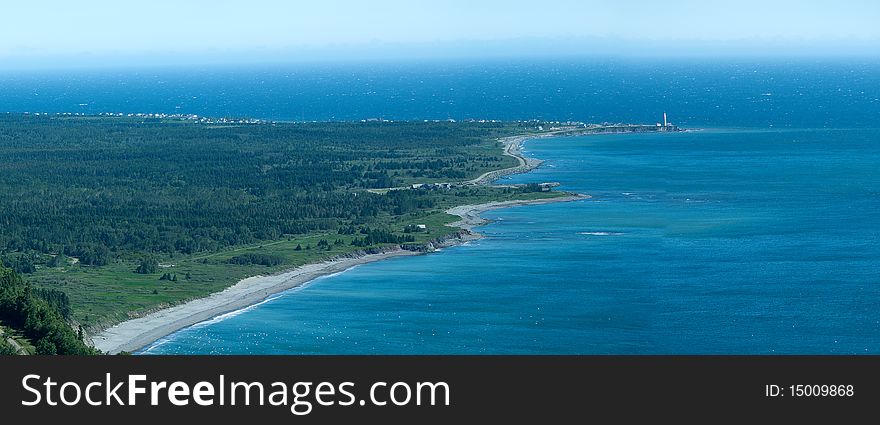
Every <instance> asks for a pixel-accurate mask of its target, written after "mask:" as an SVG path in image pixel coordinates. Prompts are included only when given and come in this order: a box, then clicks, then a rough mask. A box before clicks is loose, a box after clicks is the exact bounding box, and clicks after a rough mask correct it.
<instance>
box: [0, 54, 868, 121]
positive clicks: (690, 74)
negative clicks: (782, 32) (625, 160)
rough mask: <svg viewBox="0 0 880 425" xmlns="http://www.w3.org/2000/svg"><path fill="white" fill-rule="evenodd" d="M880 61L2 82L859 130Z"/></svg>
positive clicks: (428, 112) (215, 102) (86, 102)
mask: <svg viewBox="0 0 880 425" xmlns="http://www.w3.org/2000/svg"><path fill="white" fill-rule="evenodd" d="M878 88H880V61H878V60H867V59H866V60H836V61H830V60H820V59H799V60H794V59H793V60H787V61H786V60H766V59H765V60H745V59H743V60H716V61H708V62H707V61H699V60H668V61H659V60H626V59H601V60H599V59H593V60H587V59H557V60H545V61H540V62H534V61H532V62H528V61H515V60H507V61H502V60H495V61H490V62H473V61H471V62H442V63H441V62H423V63H406V64H404V63H361V64H354V63H353V64H333V65H329V64H328V65H288V66H274V67H273V66H261V67H238V68H222V67H214V68H178V69H139V70H138V69H118V70H102V71H82V70H81V71H64V72H46V71H43V72H32V73H22V72H4V71H2V67H0V112H49V113H55V112H82V113H101V112H122V113H140V112H143V113H153V112H156V113H160V112H161V113H189V114H199V115H207V116H215V117H216V116H236V117H253V118H265V119H278V120H319V121H324V120H360V119H367V118H379V117H381V118H386V119H397V120H413V119H415V120H421V119H446V118H455V119H467V118H478V119H501V120H518V119H532V118H540V119H550V120H580V121H586V122H603V121H609V122H643V123H654V122H656V121H657V120H658V119H659V118H658V117H659V116H660V114H661V113H662V112H663V111H668V112H669V113H670V119H672V120H673V121H674V122H676V123H679V124H685V125H691V126H714V127H719V126H724V127H729V126H749V127H755V126H757V127H768V126H771V125H772V126H776V127H779V126H783V127H792V126H793V127H851V126H875V123H877V122H878V119H880V89H878Z"/></svg>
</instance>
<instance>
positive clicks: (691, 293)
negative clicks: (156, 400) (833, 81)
mask: <svg viewBox="0 0 880 425" xmlns="http://www.w3.org/2000/svg"><path fill="white" fill-rule="evenodd" d="M878 141H880V131H878V130H876V129H845V130H838V129H818V130H817V129H796V130H793V129H786V130H754V129H752V130H742V129H737V130H723V129H722V130H707V131H701V132H694V133H683V134H650V135H647V134H646V135H609V136H587V137H578V138H559V139H546V140H535V141H531V142H528V143H527V145H526V147H527V152H528V154H530V155H534V156H537V157H540V158H545V159H547V162H546V163H545V164H544V166H543V167H541V168H540V169H538V170H536V171H535V172H533V173H530V174H527V175H520V176H515V177H513V178H511V179H509V180H510V181H514V182H542V181H559V182H562V183H563V187H562V189H565V190H574V191H578V192H583V193H589V194H591V195H593V198H592V199H590V200H586V201H580V202H573V203H565V204H553V205H543V206H527V207H516V208H509V209H505V210H498V211H493V212H489V213H487V214H485V216H486V217H488V218H491V219H493V220H494V222H493V223H492V224H490V225H488V226H485V227H483V228H481V232H482V233H484V234H485V235H486V236H487V238H485V239H482V240H480V241H477V242H473V243H470V244H468V245H466V246H461V247H455V248H450V249H446V250H443V251H442V252H439V253H435V254H431V255H426V256H421V257H416V258H402V259H394V260H389V261H385V262H379V263H373V264H369V265H364V266H360V267H358V268H356V269H354V270H351V271H348V272H346V273H342V274H339V275H337V276H333V277H329V278H324V279H320V280H318V281H316V282H313V283H312V284H311V285H309V286H307V287H305V288H304V289H299V290H294V291H291V292H288V293H285V294H283V295H281V296H279V297H278V298H277V299H274V300H272V301H270V302H267V303H265V304H262V305H260V306H258V307H256V308H253V309H251V310H249V311H246V312H243V313H241V314H237V315H231V317H227V318H224V319H223V320H216V321H214V323H211V324H208V325H202V326H197V327H195V328H190V329H187V330H184V331H182V332H179V333H177V334H175V335H173V336H172V337H170V338H166V339H164V340H162V341H160V342H159V343H158V344H157V345H156V346H154V347H152V348H150V349H148V352H149V353H151V354H152V353H279V354H280V353H310V354H311V353H315V354H317V353H611V354H622V353H640V354H641V353H652V354H653V353H872V354H876V353H877V352H878V350H880V244H878V243H877V241H878V240H880V173H878V172H877V169H876V167H877V164H880V144H878Z"/></svg>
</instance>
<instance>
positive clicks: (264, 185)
mask: <svg viewBox="0 0 880 425" xmlns="http://www.w3.org/2000/svg"><path fill="white" fill-rule="evenodd" d="M532 127H533V126H532V125H530V124H518V123H452V122H366V123H364V122H346V123H260V124H242V125H224V124H202V123H197V122H192V121H187V120H182V119H167V120H161V121H158V122H157V121H156V120H150V122H146V121H145V120H143V119H138V118H127V117H63V116H34V115H16V114H6V115H5V116H0V262H2V265H3V266H5V267H7V268H8V269H10V270H12V271H10V272H4V273H5V274H4V275H3V276H4V279H6V280H8V281H9V282H14V284H12V283H11V284H9V288H5V287H4V291H6V292H4V297H7V298H8V299H10V300H12V299H15V300H19V301H15V302H12V301H9V303H11V304H9V303H7V304H8V305H13V304H16V303H19V302H20V300H29V301H27V303H30V304H32V305H34V306H38V307H34V308H35V309H36V310H39V311H44V310H45V311H53V312H55V313H52V314H57V317H56V316H53V315H51V314H48V313H39V314H43V316H41V317H45V318H46V320H49V321H50V322H52V323H54V320H55V319H57V318H60V320H62V321H63V322H67V323H69V324H72V325H73V326H74V327H79V326H82V327H83V328H84V329H85V330H86V332H89V331H95V330H99V329H101V328H103V327H106V326H109V325H111V324H113V323H116V322H119V321H122V320H126V319H128V318H131V317H136V316H138V315H140V314H145V313H148V312H150V311H153V310H155V309H159V308H163V307H167V306H170V305H173V304H175V303H179V302H182V301H185V300H188V299H192V298H196V297H201V296H205V295H207V294H210V293H212V292H215V291H219V290H222V289H223V288H225V287H227V286H229V285H231V284H233V283H235V282H236V281H238V280H239V279H242V278H244V277H247V276H251V275H255V274H265V273H267V272H275V271H281V270H284V269H287V268H290V267H294V266H298V265H301V264H305V263H309V262H314V261H318V260H321V259H326V258H330V257H333V256H337V255H342V254H348V253H352V252H355V251H361V250H365V249H370V248H371V247H379V246H383V245H395V244H423V243H426V242H428V241H430V240H432V239H435V238H439V237H443V236H445V235H448V234H451V233H454V232H456V229H453V228H450V227H447V226H445V224H447V223H449V222H451V221H454V220H455V217H452V216H449V215H447V214H445V213H444V212H443V211H444V210H445V209H447V208H449V207H452V206H455V205H461V204H466V203H475V202H485V201H488V200H503V199H527V198H534V197H548V196H557V195H558V194H556V193H539V192H537V191H536V190H535V189H534V188H531V187H525V188H487V187H476V186H453V187H452V188H446V189H442V190H416V189H412V190H376V189H387V188H400V187H408V186H409V185H411V184H413V183H416V182H418V183H430V182H434V183H436V182H456V181H461V180H464V179H468V178H473V177H476V176H479V175H480V174H482V173H484V172H486V171H491V170H495V169H500V168H505V167H509V166H512V165H515V164H516V161H515V160H514V159H513V158H511V157H507V156H504V155H502V150H501V146H500V144H499V143H498V142H497V139H498V138H499V137H503V136H508V135H512V134H522V133H526V132H529V131H530V130H531V128H532ZM416 225H419V226H423V225H424V226H426V231H419V232H413V231H412V229H414V228H416ZM9 273H14V275H13V274H9ZM10 276H15V277H10ZM18 276H21V278H19V277H18ZM22 278H23V279H22ZM5 299H6V298H4V300H5ZM4 302H6V301H4ZM7 304H4V306H6V307H4V310H2V316H0V320H2V321H3V323H4V324H5V326H7V327H11V328H13V329H16V330H21V329H25V328H24V326H26V325H27V323H26V322H27V318H28V317H30V316H28V314H32V313H26V312H25V311H24V310H21V309H20V308H19V309H18V310H15V309H12V308H11V307H8V305H7ZM16 305H17V304H16ZM16 308H18V307H16ZM36 310H35V311H36ZM28 311H31V310H28ZM33 314H36V313H33ZM7 315H8V317H7ZM50 316H51V317H50ZM27 326H30V325H27ZM53 326H54V325H53ZM26 329H30V330H27V331H26V333H27V337H28V338H29V339H30V340H31V341H34V343H35V347H37V349H38V351H41V350H42V351H44V352H49V351H52V350H51V347H50V342H51V344H54V347H55V351H56V352H59V353H60V352H65V353H70V352H74V351H76V348H75V347H77V345H76V344H75V343H74V342H71V341H68V337H67V336H58V338H61V339H60V340H57V341H56V340H54V339H49V340H47V339H46V338H48V337H47V335H48V334H45V335H44V334H43V333H41V332H43V331H39V330H38V329H42V328H40V327H39V326H37V327H33V326H32V327H29V328H26ZM71 329H72V328H71ZM53 332H54V331H53ZM71 332H73V331H72V330H71ZM76 333H77V332H74V336H76ZM50 334H52V335H60V334H59V333H58V332H54V333H52V332H50ZM65 335H66V334H65ZM0 339H2V338H0ZM41 341H42V342H41ZM40 344H42V345H40ZM0 349H2V348H0Z"/></svg>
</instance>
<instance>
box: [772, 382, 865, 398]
mask: <svg viewBox="0 0 880 425" xmlns="http://www.w3.org/2000/svg"><path fill="white" fill-rule="evenodd" d="M788 388H789V391H790V393H791V395H792V396H793V397H852V396H853V395H855V388H854V387H853V386H852V385H809V384H796V385H790V386H789V387H788Z"/></svg>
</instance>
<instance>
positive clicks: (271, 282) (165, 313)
mask: <svg viewBox="0 0 880 425" xmlns="http://www.w3.org/2000/svg"><path fill="white" fill-rule="evenodd" d="M552 136H556V134H543V135H520V136H512V137H506V138H503V139H499V141H500V142H501V143H503V144H504V154H505V155H508V156H512V157H514V158H517V160H518V161H519V165H517V166H514V167H510V168H505V169H502V170H495V171H490V172H487V173H484V174H483V175H481V176H479V177H477V178H476V179H473V180H469V181H467V182H466V183H467V184H474V185H490V184H492V182H494V181H495V180H497V179H498V178H501V177H503V176H507V175H511V174H520V173H526V172H529V171H531V170H533V169H535V168H537V167H538V166H539V165H541V163H542V162H543V161H542V160H539V159H536V158H527V157H525V156H523V155H522V154H521V150H522V144H523V143H524V142H525V141H526V140H531V139H535V138H543V137H552ZM588 198H590V197H589V196H588V195H582V194H574V195H570V196H563V197H557V198H545V199H534V200H513V201H495V202H488V203H484V204H475V205H460V206H456V207H453V208H450V209H448V210H446V213H448V214H451V215H456V216H458V217H459V218H460V220H459V221H456V222H453V223H449V224H447V226H449V227H458V228H460V229H462V231H461V232H460V233H459V234H458V235H456V236H453V237H447V238H446V239H444V240H442V241H440V242H438V243H429V244H428V249H426V250H423V251H410V250H406V249H403V248H402V247H400V246H397V247H389V248H380V250H381V252H378V253H366V252H365V253H362V254H354V255H350V256H344V257H340V258H335V259H331V260H327V261H323V262H320V263H310V264H305V265H302V266H299V267H296V268H293V269H290V270H287V271H284V272H281V273H277V274H273V275H257V276H252V277H248V278H245V279H242V280H240V281H238V282H237V283H235V284H234V285H232V286H230V287H228V288H226V289H224V290H222V291H220V292H216V293H214V294H211V295H208V296H206V297H203V298H197V299H194V300H191V301H187V302H184V303H182V304H178V305H175V306H173V307H169V308H165V309H162V310H159V311H155V312H153V313H149V314H147V315H145V316H142V317H138V318H134V319H130V320H126V321H124V322H121V323H118V324H116V325H114V326H111V327H109V328H107V329H104V330H102V331H101V332H98V333H97V334H95V335H92V336H91V338H90V339H91V341H92V345H93V346H94V347H95V348H97V349H99V350H101V351H103V352H107V353H109V354H118V353H120V352H134V351H137V350H140V349H142V348H145V347H147V346H149V345H151V344H153V343H154V342H156V341H158V340H159V339H161V338H163V337H166V336H168V335H170V334H173V333H174V332H177V331H179V330H182V329H185V328H188V327H190V326H193V325H195V324H198V323H201V322H204V321H207V320H211V319H213V318H215V317H218V316H221V315H223V314H227V313H230V312H234V311H237V310H241V309H243V308H246V307H248V306H252V305H254V304H258V303H260V302H262V301H264V300H266V299H267V298H269V297H271V296H273V295H276V294H278V293H281V292H284V291H287V290H290V289H293V288H297V287H301V286H303V285H305V284H307V283H309V282H311V281H313V280H315V279H317V278H320V277H323V276H327V275H331V274H335V273H340V272H344V271H346V270H349V269H351V268H353V267H355V266H359V265H362V264H368V263H372V262H376V261H381V260H386V259H389V258H396V257H405V256H414V255H424V254H427V253H430V252H433V251H435V250H436V249H439V248H445V247H450V246H455V245H460V244H463V243H465V242H468V241H471V240H475V239H479V238H482V237H483V236H482V235H480V234H479V233H476V232H473V229H474V228H475V227H478V226H481V225H483V224H486V223H488V220H486V219H483V218H482V217H480V214H481V213H483V212H485V211H489V210H494V209H500V208H507V207H514V206H523V205H539V204H547V203H554V202H570V201H576V200H582V199H588Z"/></svg>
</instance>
